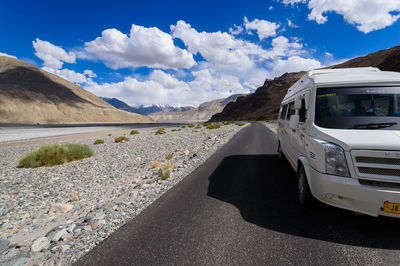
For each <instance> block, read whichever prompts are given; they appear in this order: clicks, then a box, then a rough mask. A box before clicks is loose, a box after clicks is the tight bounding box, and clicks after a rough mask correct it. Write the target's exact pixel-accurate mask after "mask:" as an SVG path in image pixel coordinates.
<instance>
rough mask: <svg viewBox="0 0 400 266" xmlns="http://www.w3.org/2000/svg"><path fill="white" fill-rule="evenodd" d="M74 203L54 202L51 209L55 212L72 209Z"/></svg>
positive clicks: (64, 211)
mask: <svg viewBox="0 0 400 266" xmlns="http://www.w3.org/2000/svg"><path fill="white" fill-rule="evenodd" d="M73 207H74V205H72V204H68V203H56V204H54V205H53V206H52V207H51V210H52V211H53V212H56V213H66V212H69V211H70V210H72V208H73Z"/></svg>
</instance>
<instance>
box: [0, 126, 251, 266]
mask: <svg viewBox="0 0 400 266" xmlns="http://www.w3.org/2000/svg"><path fill="white" fill-rule="evenodd" d="M245 126H247V125H245ZM245 126H242V127H239V126H236V125H228V126H221V128H220V129H213V130H208V129H205V128H201V129H194V128H188V127H186V128H182V129H181V131H177V132H171V129H166V134H164V135H155V134H154V132H155V130H154V129H139V131H140V134H137V135H129V132H130V130H124V132H125V133H126V134H127V137H128V138H130V141H129V142H126V143H114V137H115V136H117V135H113V136H105V135H104V132H103V133H101V134H100V133H96V134H95V135H90V136H82V135H80V136H79V138H76V136H75V138H74V137H73V136H70V137H64V138H60V139H52V140H46V143H52V142H54V141H59V142H62V141H65V140H68V142H70V143H81V144H88V145H90V146H91V148H92V149H93V150H94V155H93V157H91V158H88V159H84V160H80V161H75V162H71V163H67V164H64V165H60V166H54V167H40V168H35V169H20V168H16V165H17V163H18V161H19V159H20V158H22V157H23V156H24V155H25V154H26V153H28V152H30V151H32V150H35V149H36V148H38V147H40V146H41V145H42V144H43V143H27V144H21V143H20V144H19V145H18V146H1V147H0V191H1V193H0V265H15V264H16V265H33V264H40V265H68V264H71V263H73V262H74V261H76V260H77V259H78V258H79V257H81V256H82V255H83V254H85V253H87V252H88V251H89V250H91V249H92V248H93V247H95V246H96V245H98V244H99V243H100V242H101V241H102V240H104V239H105V238H106V237H108V236H109V235H110V234H111V233H112V232H114V231H115V230H116V229H118V228H119V227H120V226H122V225H123V224H125V223H126V222H127V221H128V220H129V219H131V218H133V217H135V216H136V215H138V214H139V213H140V212H141V211H142V210H143V209H144V208H146V207H147V206H149V205H150V204H151V203H152V202H154V201H155V200H156V199H157V198H158V197H160V196H161V195H162V194H163V193H165V192H166V191H167V190H168V189H170V188H171V187H173V186H174V185H175V184H177V183H178V182H179V181H180V180H182V179H183V178H184V177H185V176H187V175H188V174H189V173H190V172H191V171H193V170H194V169H195V168H196V167H198V166H199V165H200V164H202V163H203V162H204V161H205V160H206V159H207V158H208V157H209V156H210V155H211V154H212V153H214V152H215V151H216V150H217V149H218V148H220V147H221V146H222V145H224V144H225V143H227V142H228V141H229V140H230V138H231V137H233V136H234V135H235V134H236V133H237V132H238V131H239V130H240V129H241V128H243V127H245ZM118 133H119V134H121V133H122V131H119V132H118ZM97 138H102V139H104V141H105V144H101V145H93V144H92V143H93V142H94V140H95V139H97ZM43 141H44V140H41V142H43ZM169 153H170V154H172V159H170V160H168V159H166V154H169ZM166 165H169V166H170V167H171V177H170V178H169V179H167V180H161V178H160V176H159V174H158V170H159V167H165V166H166Z"/></svg>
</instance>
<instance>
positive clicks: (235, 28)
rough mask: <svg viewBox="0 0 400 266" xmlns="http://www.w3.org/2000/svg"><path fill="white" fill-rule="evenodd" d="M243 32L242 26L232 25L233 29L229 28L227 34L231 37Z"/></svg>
mask: <svg viewBox="0 0 400 266" xmlns="http://www.w3.org/2000/svg"><path fill="white" fill-rule="evenodd" d="M242 32H243V27H242V26H240V25H239V26H238V25H236V24H235V25H233V27H231V28H229V33H230V34H232V35H239V34H240V33H242Z"/></svg>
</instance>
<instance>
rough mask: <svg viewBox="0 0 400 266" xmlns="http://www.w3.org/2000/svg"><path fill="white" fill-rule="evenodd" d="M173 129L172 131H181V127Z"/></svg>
mask: <svg viewBox="0 0 400 266" xmlns="http://www.w3.org/2000/svg"><path fill="white" fill-rule="evenodd" d="M171 131H172V132H175V131H181V129H180V128H173V129H171Z"/></svg>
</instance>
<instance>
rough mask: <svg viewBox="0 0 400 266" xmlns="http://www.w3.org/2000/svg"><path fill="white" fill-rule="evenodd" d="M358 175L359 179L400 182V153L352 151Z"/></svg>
mask: <svg viewBox="0 0 400 266" xmlns="http://www.w3.org/2000/svg"><path fill="white" fill-rule="evenodd" d="M351 155H352V158H353V164H354V169H355V172H356V174H357V175H358V176H359V177H366V178H373V179H377V178H379V179H382V180H383V179H384V180H386V181H387V182H389V181H394V182H400V151H376V150H371V151H368V150H353V151H351Z"/></svg>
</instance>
